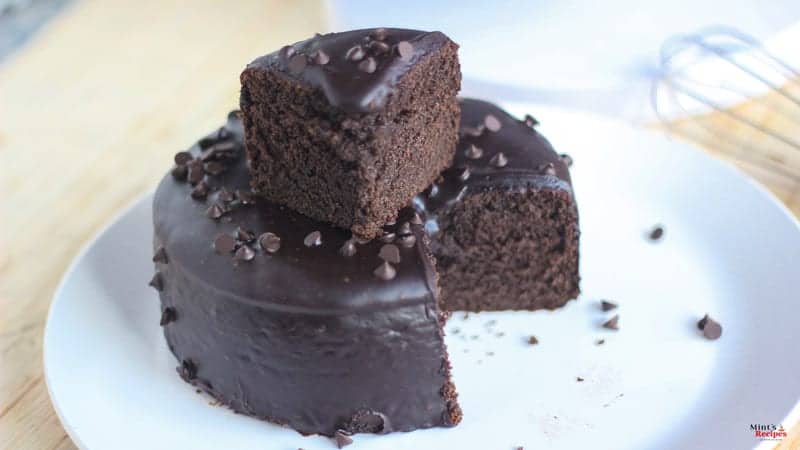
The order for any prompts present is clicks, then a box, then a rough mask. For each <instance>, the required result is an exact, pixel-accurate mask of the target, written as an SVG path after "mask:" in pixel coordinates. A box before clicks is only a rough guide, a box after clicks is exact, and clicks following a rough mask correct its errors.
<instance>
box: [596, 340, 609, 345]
mask: <svg viewBox="0 0 800 450" xmlns="http://www.w3.org/2000/svg"><path fill="white" fill-rule="evenodd" d="M594 343H595V345H603V344H605V343H606V340H605V339H598V340H596V341H595V342H594Z"/></svg>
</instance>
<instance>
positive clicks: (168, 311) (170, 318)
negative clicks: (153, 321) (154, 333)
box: [158, 306, 175, 327]
mask: <svg viewBox="0 0 800 450" xmlns="http://www.w3.org/2000/svg"><path fill="white" fill-rule="evenodd" d="M174 321H175V309H173V308H170V307H169V306H168V307H166V308H164V310H163V311H161V320H160V321H159V322H158V324H159V325H161V326H162V327H163V326H164V325H166V324H168V323H170V322H174Z"/></svg>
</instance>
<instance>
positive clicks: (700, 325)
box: [697, 314, 711, 331]
mask: <svg viewBox="0 0 800 450" xmlns="http://www.w3.org/2000/svg"><path fill="white" fill-rule="evenodd" d="M709 319H711V317H710V316H709V315H708V314H706V315H705V316H703V318H702V319H700V320H698V321H697V329H698V330H700V331H702V330H703V328H705V326H706V324H707V323H708V320H709Z"/></svg>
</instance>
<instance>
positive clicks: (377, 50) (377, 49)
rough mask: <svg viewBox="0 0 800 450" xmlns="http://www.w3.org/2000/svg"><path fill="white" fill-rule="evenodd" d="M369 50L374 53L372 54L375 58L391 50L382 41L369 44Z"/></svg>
mask: <svg viewBox="0 0 800 450" xmlns="http://www.w3.org/2000/svg"><path fill="white" fill-rule="evenodd" d="M369 49H370V51H372V54H373V55H375V56H380V55H382V54H384V53H387V52H388V51H389V49H390V47H389V44H387V43H385V42H381V41H372V42H370V44H369Z"/></svg>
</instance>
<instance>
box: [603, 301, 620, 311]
mask: <svg viewBox="0 0 800 450" xmlns="http://www.w3.org/2000/svg"><path fill="white" fill-rule="evenodd" d="M616 307H617V304H616V303H614V302H610V301H608V300H600V309H602V310H603V311H611V310H612V309H616Z"/></svg>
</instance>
